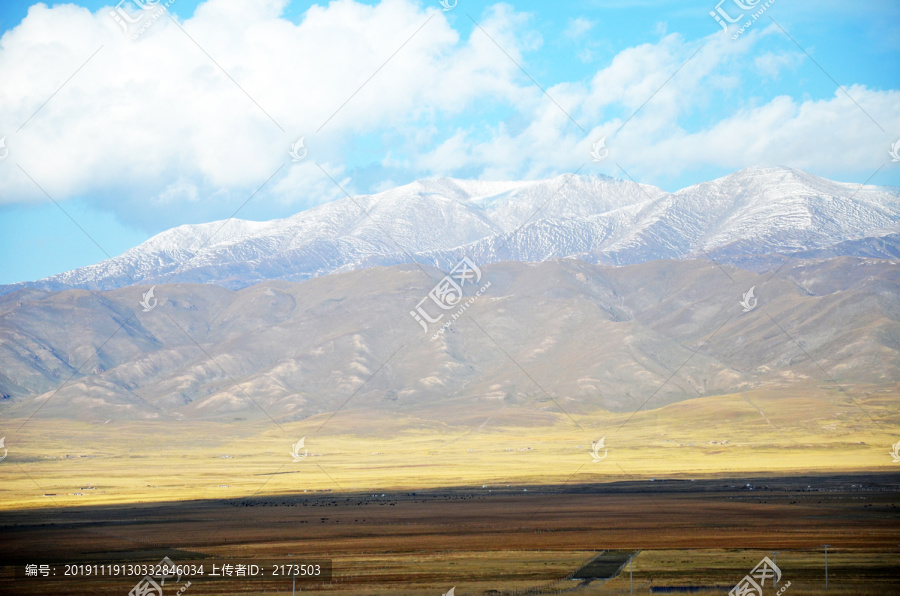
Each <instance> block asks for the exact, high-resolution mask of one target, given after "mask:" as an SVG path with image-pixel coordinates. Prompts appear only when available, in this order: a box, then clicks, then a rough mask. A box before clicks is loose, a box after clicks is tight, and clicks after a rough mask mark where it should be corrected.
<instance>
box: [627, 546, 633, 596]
mask: <svg viewBox="0 0 900 596" xmlns="http://www.w3.org/2000/svg"><path fill="white" fill-rule="evenodd" d="M628 577H629V578H630V579H631V593H632V594H634V555H631V558H630V559H628Z"/></svg>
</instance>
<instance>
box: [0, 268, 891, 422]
mask: <svg viewBox="0 0 900 596" xmlns="http://www.w3.org/2000/svg"><path fill="white" fill-rule="evenodd" d="M428 273H429V274H428V275H426V274H423V272H422V271H421V270H419V268H418V267H416V266H414V265H409V264H407V265H395V266H392V267H386V268H385V267H374V268H369V269H366V270H363V271H351V272H346V273H341V274H336V275H330V276H323V277H319V278H316V279H312V280H308V281H306V282H302V283H296V282H284V281H267V282H263V283H260V284H256V285H254V286H250V287H247V288H243V289H240V290H230V289H227V288H223V287H221V286H217V285H214V284H165V285H159V286H156V292H155V298H156V300H157V302H155V304H156V306H155V308H153V309H152V310H150V311H149V312H144V309H142V307H141V305H140V304H139V302H140V300H141V297H142V295H143V294H144V293H145V292H146V291H147V290H148V287H147V286H142V287H131V288H122V289H117V290H108V291H87V290H65V291H61V292H48V291H45V290H36V289H26V290H21V291H19V292H16V293H15V294H10V295H7V296H4V297H0V329H2V341H0V392H2V394H3V395H2V397H3V402H4V404H5V407H4V408H3V411H4V415H7V416H28V415H30V414H31V413H32V412H35V411H37V410H38V409H39V410H40V415H41V416H55V417H64V418H80V419H87V420H100V421H102V420H104V419H110V418H113V419H123V418H128V419H134V418H137V419H141V418H162V419H166V418H172V419H177V418H190V419H207V418H212V419H217V420H232V419H247V418H263V419H265V416H271V417H272V418H273V419H275V420H280V421H288V420H295V419H300V418H305V417H308V416H313V415H316V414H322V413H326V412H332V411H335V410H338V409H340V408H341V407H343V406H344V404H346V407H347V408H349V409H353V410H359V409H363V410H365V409H371V410H377V411H381V412H382V413H383V412H384V411H387V412H390V413H392V415H395V416H400V417H404V416H405V417H410V416H413V417H418V418H419V419H424V418H428V419H432V420H434V419H438V420H439V419H447V417H448V416H452V418H453V419H454V420H458V421H460V422H471V423H472V424H477V423H479V421H478V420H476V418H478V417H481V421H483V419H485V418H486V417H487V416H488V415H499V414H500V413H501V412H504V411H506V410H509V411H508V412H507V414H508V413H511V412H513V411H516V412H518V413H519V414H520V415H521V414H522V413H523V412H529V414H528V415H529V416H532V417H536V418H540V417H541V416H547V417H549V416H551V415H560V408H562V409H563V410H565V411H566V412H572V413H575V412H578V413H589V412H591V411H595V410H597V409H605V410H612V411H626V410H635V409H639V408H640V407H646V408H656V407H659V406H662V405H665V404H668V403H673V402H677V401H682V400H685V399H692V398H696V397H698V396H708V395H716V394H721V393H733V392H737V391H744V390H747V389H752V388H760V387H763V388H765V387H777V388H784V387H791V388H794V389H795V390H800V389H801V388H803V389H804V390H805V389H806V388H815V387H822V386H826V387H832V385H831V384H832V383H833V382H837V383H840V384H841V386H842V387H856V386H863V385H866V386H871V385H878V386H891V385H894V386H895V385H896V382H897V378H898V377H897V371H898V370H900V350H898V346H900V264H898V262H896V261H888V260H883V259H860V258H853V257H837V258H832V259H826V260H824V261H820V262H810V261H807V262H794V263H791V264H789V265H788V266H786V267H785V268H784V270H783V271H782V272H781V273H779V275H777V276H771V277H766V276H765V275H760V274H757V273H754V272H750V271H746V270H741V269H737V268H735V267H732V266H724V267H720V266H718V265H715V264H713V263H710V262H709V261H705V260H687V261H667V260H657V261H652V262H648V263H642V264H635V265H627V266H620V267H615V266H609V265H593V264H589V263H584V262H582V261H580V260H577V259H554V260H550V261H547V262H544V263H539V264H534V263H516V262H505V263H498V264H494V265H488V266H485V267H483V268H482V269H481V273H482V278H481V282H480V283H481V284H482V287H483V286H484V285H485V284H487V282H490V286H489V287H488V288H487V290H486V291H485V292H484V293H483V294H482V295H481V296H477V297H476V296H475V295H474V294H473V293H472V292H471V290H469V291H468V292H467V293H468V294H469V299H471V300H472V302H471V304H470V306H469V307H468V308H467V309H466V310H465V312H464V313H462V316H461V317H459V318H458V319H457V320H456V321H455V322H454V323H453V325H451V326H449V328H447V330H446V331H445V332H444V333H443V334H439V333H435V332H436V331H437V329H438V324H439V323H436V324H433V325H431V326H430V328H429V329H428V330H427V332H425V331H423V329H422V328H421V327H420V326H419V324H418V323H416V321H414V320H413V318H412V317H410V311H411V310H412V309H413V308H414V307H415V305H416V304H417V303H418V302H419V301H420V300H421V299H422V298H423V297H425V296H426V295H427V294H428V291H429V289H430V288H431V285H432V281H431V277H437V276H439V275H440V273H439V272H438V271H437V270H433V271H430V272H428ZM469 287H471V286H469ZM751 287H753V288H755V298H756V299H757V300H758V306H756V307H755V308H754V309H752V310H750V311H749V312H745V309H743V308H742V304H740V299H741V296H742V294H744V293H746V292H747V290H748V289H749V288H751ZM754 305H755V303H754ZM432 311H434V308H432ZM60 387H61V388H60ZM826 390H827V391H831V389H826ZM840 397H841V395H840V394H836V395H835V398H840ZM520 421H521V420H520Z"/></svg>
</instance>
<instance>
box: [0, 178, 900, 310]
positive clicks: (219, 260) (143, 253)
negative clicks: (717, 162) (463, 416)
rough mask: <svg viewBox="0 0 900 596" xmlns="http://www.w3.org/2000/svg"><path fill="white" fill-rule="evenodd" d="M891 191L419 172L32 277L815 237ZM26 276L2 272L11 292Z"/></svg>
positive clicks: (209, 277)
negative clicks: (296, 209)
mask: <svg viewBox="0 0 900 596" xmlns="http://www.w3.org/2000/svg"><path fill="white" fill-rule="evenodd" d="M898 221H900V192H898V191H897V189H885V188H879V187H872V186H868V187H861V186H859V185H852V184H843V183H837V182H832V181H830V180H826V179H823V178H819V177H816V176H813V175H811V174H808V173H805V172H801V171H799V170H792V169H789V168H772V167H756V168H748V169H746V170H741V171H739V172H736V173H733V174H730V175H728V176H724V177H722V178H719V179H717V180H712V181H709V182H703V183H700V184H696V185H693V186H691V187H688V188H685V189H682V190H679V191H677V192H675V193H667V192H665V191H663V190H662V189H659V188H656V187H654V186H650V185H637V184H635V183H633V182H629V181H624V180H618V179H614V178H608V177H589V176H578V175H570V174H565V175H561V176H557V177H556V178H552V179H549V180H537V181H508V182H490V181H471V180H456V179H451V178H439V179H430V180H420V181H416V182H413V183H410V184H407V185H404V186H400V187H397V188H394V189H390V190H387V191H384V192H381V193H377V194H373V195H361V196H357V197H353V198H342V199H339V200H336V201H333V202H330V203H326V204H323V205H319V206H317V207H314V208H311V209H308V210H306V211H302V212H300V213H297V214H295V215H292V216H290V217H287V218H284V219H277V220H272V221H266V222H253V221H247V220H240V219H231V220H225V221H216V222H210V223H206V224H199V225H183V226H178V227H177V228H173V229H171V230H167V231H165V232H162V233H160V234H157V235H156V236H154V237H152V238H150V239H149V240H147V241H146V242H144V243H143V244H141V245H139V246H137V247H135V248H132V249H130V250H129V251H127V252H125V253H123V254H122V255H120V256H118V257H114V258H112V259H108V260H106V261H103V262H101V263H97V264H95V265H91V266H89V267H83V268H80V269H76V270H73V271H69V272H66V273H63V274H60V275H56V276H53V277H50V278H47V279H45V280H40V281H38V282H32V283H29V284H28V285H30V286H36V287H43V288H47V289H60V288H63V287H86V288H98V289H99V288H111V287H120V286H122V285H129V284H131V283H135V282H141V283H160V282H162V281H167V280H170V276H171V281H183V282H198V281H200V282H212V283H221V284H223V285H228V286H230V287H240V286H243V285H249V284H252V283H256V282H258V281H261V280H263V279H275V278H277V279H288V280H295V281H299V280H303V279H307V278H309V277H315V276H318V275H323V274H327V273H333V272H337V271H345V270H349V269H359V268H364V267H369V266H373V265H392V264H396V263H401V262H408V260H409V257H408V255H418V256H417V257H416V258H417V259H420V260H422V259H424V260H427V261H430V262H432V263H434V264H437V265H439V266H447V265H452V263H453V262H454V259H458V257H459V256H461V254H469V255H470V256H471V257H472V258H474V259H476V261H477V262H480V263H486V262H491V261H496V260H519V261H540V260H545V259H547V258H551V257H565V256H573V255H578V256H581V257H583V258H585V259H586V260H590V261H597V262H599V261H603V262H612V263H617V264H624V263H632V262H642V261H646V260H651V259H658V258H685V257H690V256H697V255H698V254H700V253H701V252H703V253H708V254H709V253H712V252H714V251H719V252H722V253H723V254H733V253H736V252H742V253H746V254H763V253H766V252H770V253H771V252H778V251H786V250H791V249H798V248H813V249H814V248H823V247H827V246H831V245H836V244H838V243H840V242H844V241H847V240H854V239H860V238H863V237H868V236H872V235H885V234H888V233H890V232H896V231H897V230H898ZM21 285H22V284H16V285H13V286H6V288H3V289H0V292H2V293H7V292H9V291H12V290H14V289H16V288H17V287H21Z"/></svg>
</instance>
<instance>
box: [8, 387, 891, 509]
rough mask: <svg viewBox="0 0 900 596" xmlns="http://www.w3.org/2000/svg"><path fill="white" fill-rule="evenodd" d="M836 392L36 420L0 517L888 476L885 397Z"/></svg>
mask: <svg viewBox="0 0 900 596" xmlns="http://www.w3.org/2000/svg"><path fill="white" fill-rule="evenodd" d="M852 390H853V396H854V397H853V398H852V400H851V399H850V398H847V397H846V396H845V395H844V394H843V393H842V392H841V391H840V390H839V389H838V388H833V389H827V388H826V389H822V390H821V392H820V393H819V394H817V395H808V396H803V395H801V396H798V395H794V394H791V393H788V392H787V391H771V392H748V393H746V394H743V395H727V396H715V397H710V398H698V399H694V400H689V401H685V402H681V403H678V404H674V405H670V406H666V407H664V408H659V409H656V410H648V411H642V412H638V413H637V414H634V415H631V414H613V413H609V412H598V413H596V414H595V415H592V416H575V417H573V418H568V417H566V416H563V415H561V414H559V413H552V404H550V405H548V406H547V408H546V409H542V410H538V409H532V410H525V409H522V408H505V409H504V408H500V409H498V410H496V411H490V412H488V413H487V414H486V415H484V416H482V417H481V418H480V419H479V420H480V421H478V422H475V423H472V424H470V425H468V426H466V425H451V424H449V423H446V422H442V421H434V420H427V419H420V418H416V417H415V416H413V415H402V416H401V415H397V416H394V417H387V416H385V415H384V414H381V415H376V414H374V413H371V412H367V411H366V410H364V409H360V410H352V411H350V412H347V413H344V412H338V413H337V414H336V415H334V417H333V418H331V419H330V420H329V419H328V416H326V415H323V416H317V417H315V418H310V419H307V420H304V421H302V422H295V423H287V424H282V425H280V427H277V426H276V425H275V424H273V423H272V422H271V421H268V420H267V421H265V422H260V421H235V422H233V423H228V424H223V423H211V422H190V421H184V420H179V421H150V422H122V421H116V420H111V421H108V422H106V421H98V422H92V423H89V422H71V421H65V422H63V421H59V420H45V419H40V418H36V419H33V420H31V421H29V422H28V424H26V425H25V426H24V427H23V428H22V430H21V431H17V430H15V429H16V428H18V427H19V426H21V421H18V420H5V421H4V428H5V429H7V430H4V432H5V435H6V447H7V448H8V449H9V455H8V457H7V459H6V460H5V461H3V462H2V463H0V473H2V474H3V483H2V485H0V510H2V509H19V508H30V507H62V506H80V505H100V504H116V503H119V504H124V503H133V502H154V501H180V500H188V499H219V498H238V497H246V496H250V495H253V494H257V493H262V494H298V493H302V492H303V491H308V492H315V491H326V490H327V491H335V492H345V491H382V492H383V491H385V490H401V489H409V490H412V489H416V488H420V489H421V488H432V487H452V486H481V485H485V486H489V487H505V486H506V485H510V486H523V487H524V485H529V484H535V485H561V484H562V485H564V484H567V483H572V482H576V483H584V482H609V481H616V480H635V479H644V480H649V479H650V478H654V477H682V478H692V477H703V476H708V475H722V474H724V475H727V476H735V475H738V476H740V475H756V476H765V475H769V474H774V475H779V474H781V475H783V474H790V473H810V472H821V473H836V472H838V473H842V472H851V471H854V472H889V471H892V470H893V466H894V465H896V464H893V462H892V458H891V456H890V455H889V451H890V447H891V445H892V444H893V443H894V442H896V441H897V438H898V435H900V412H898V411H897V409H896V406H895V405H894V404H895V402H896V398H897V394H898V393H897V390H896V388H893V389H891V390H884V389H881V390H877V391H876V390H874V389H873V390H867V389H866V388H852ZM470 417H471V415H470ZM448 419H450V420H455V419H463V414H462V413H461V414H460V416H459V417H455V418H454V417H448ZM323 424H324V426H323ZM576 424H577V426H576ZM320 429H321V430H320ZM303 437H305V447H304V449H301V450H300V454H301V455H302V454H303V453H307V457H305V458H304V459H302V461H299V462H294V461H293V458H292V456H291V446H292V445H293V444H294V443H296V442H297V441H298V440H299V439H300V438H303ZM600 438H605V446H604V449H603V450H601V451H600V454H601V455H602V454H603V453H604V452H605V453H607V456H606V457H605V458H604V459H603V460H602V461H600V462H594V461H593V459H592V457H591V455H590V453H589V452H590V449H591V443H592V441H593V440H597V439H600ZM76 446H77V447H76ZM45 495H51V496H45Z"/></svg>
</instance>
